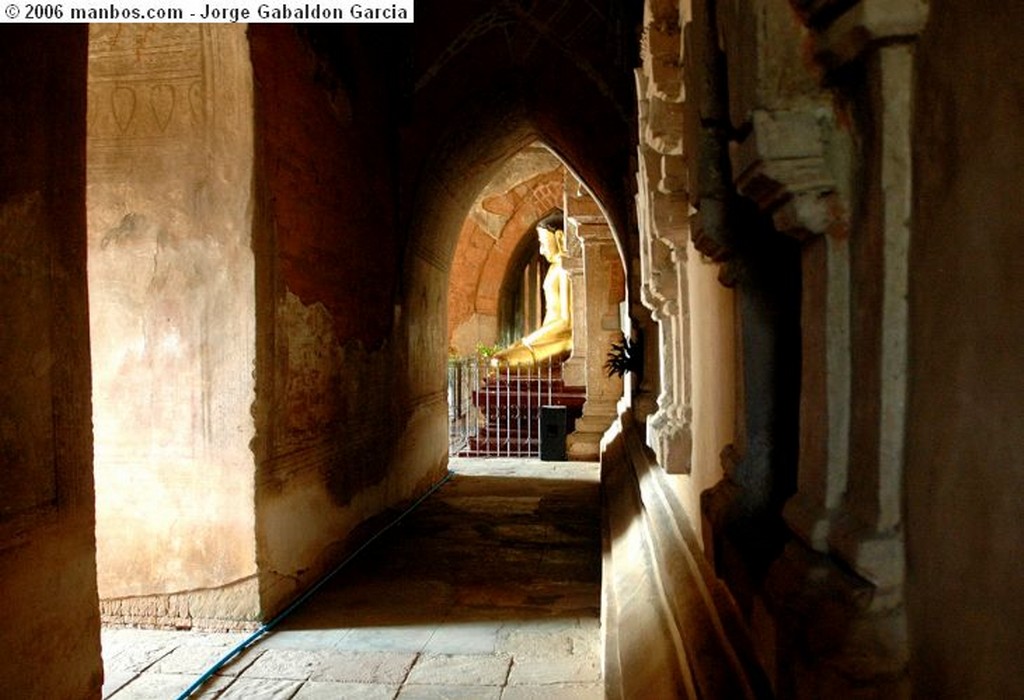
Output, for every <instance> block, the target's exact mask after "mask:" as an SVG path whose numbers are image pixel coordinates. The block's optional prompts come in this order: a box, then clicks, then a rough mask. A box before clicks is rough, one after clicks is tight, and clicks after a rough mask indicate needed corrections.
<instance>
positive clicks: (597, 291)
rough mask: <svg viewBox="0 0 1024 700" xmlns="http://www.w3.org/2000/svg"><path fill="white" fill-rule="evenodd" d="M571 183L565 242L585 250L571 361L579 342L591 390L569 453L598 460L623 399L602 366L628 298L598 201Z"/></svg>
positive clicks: (616, 335)
mask: <svg viewBox="0 0 1024 700" xmlns="http://www.w3.org/2000/svg"><path fill="white" fill-rule="evenodd" d="M567 185H569V186H567V187H566V199H565V201H566V208H565V213H566V233H567V234H568V235H567V236H566V238H567V240H568V238H569V237H573V238H576V239H577V241H578V243H579V245H580V248H581V249H582V252H583V275H582V284H581V285H578V286H574V287H573V295H574V300H573V313H574V314H576V315H575V316H574V317H573V358H576V356H577V352H576V348H577V339H579V340H580V341H582V342H581V347H582V349H583V353H584V354H583V355H582V360H583V364H584V367H585V378H586V387H587V401H586V403H585V404H584V405H583V416H582V417H581V418H580V419H579V420H577V421H576V430H575V432H573V434H572V435H570V436H569V440H568V453H569V457H570V458H572V459H578V460H597V459H598V458H599V456H600V442H601V437H602V436H603V435H604V433H605V431H606V430H607V429H608V427H609V426H610V425H611V423H612V421H613V420H615V417H616V416H617V415H618V411H617V408H616V403H617V402H618V400H619V397H620V396H621V395H622V379H621V378H619V377H615V376H612V377H609V376H608V374H607V372H606V371H605V368H604V363H605V358H606V355H607V352H608V350H609V349H610V348H611V345H612V343H613V342H615V341H617V340H619V339H620V338H621V337H622V331H621V329H620V322H619V303H620V302H621V301H622V300H623V299H624V298H625V273H624V270H623V269H622V260H621V258H620V257H619V251H618V249H617V248H616V246H615V239H614V237H613V236H612V231H611V227H610V226H609V225H608V222H607V221H606V220H605V218H604V214H603V213H602V212H601V210H600V208H599V207H598V206H597V202H595V201H594V200H593V198H592V197H590V195H589V194H587V193H586V192H585V191H584V190H583V188H582V186H580V185H579V183H576V182H570V181H568V180H567ZM574 282H575V279H574ZM579 296H583V304H582V309H581V308H580V303H579V301H578V297H579ZM566 383H568V380H567V382H566Z"/></svg>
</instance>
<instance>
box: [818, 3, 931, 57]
mask: <svg viewBox="0 0 1024 700" xmlns="http://www.w3.org/2000/svg"><path fill="white" fill-rule="evenodd" d="M927 20H928V2H926V0H860V2H858V3H856V4H855V5H853V6H852V7H850V8H849V9H848V10H846V12H844V13H843V14H841V15H840V16H839V17H837V18H836V19H835V20H834V21H832V22H831V23H828V24H827V25H825V26H824V27H823V28H821V29H819V30H818V31H817V32H816V37H815V46H814V53H815V58H817V59H818V61H819V62H820V63H821V64H822V65H823V66H825V67H826V68H828V69H831V68H836V67H839V66H842V65H844V64H846V63H849V62H850V61H852V60H854V59H856V58H857V57H858V56H860V55H861V54H862V53H863V52H864V51H866V50H868V49H870V48H872V47H876V46H879V45H881V44H892V43H895V42H899V41H914V40H916V39H917V36H918V35H919V34H920V33H921V30H922V29H924V25H925V22H926V21H927Z"/></svg>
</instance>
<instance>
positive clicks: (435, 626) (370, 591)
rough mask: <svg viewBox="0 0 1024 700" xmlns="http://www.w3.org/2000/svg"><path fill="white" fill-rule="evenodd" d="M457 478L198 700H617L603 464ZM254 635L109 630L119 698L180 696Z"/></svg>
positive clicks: (497, 463)
mask: <svg viewBox="0 0 1024 700" xmlns="http://www.w3.org/2000/svg"><path fill="white" fill-rule="evenodd" d="M451 466H452V469H453V470H454V471H455V472H456V476H455V477H454V478H453V479H452V480H450V481H449V482H448V483H446V484H445V485H444V486H443V487H442V488H441V489H440V490H439V491H438V492H437V493H435V494H434V495H433V496H431V497H430V498H429V499H427V500H426V501H425V502H424V503H423V504H421V505H420V506H419V508H417V509H416V510H415V511H413V512H412V513H411V514H410V515H409V516H408V517H407V518H405V519H404V520H403V521H402V522H401V523H400V524H399V525H397V526H395V527H394V528H392V529H390V530H389V531H388V532H387V533H386V534H385V535H383V536H382V537H381V538H380V539H378V540H377V541H376V542H375V543H374V544H373V545H372V546H371V547H369V548H367V549H366V550H364V552H363V553H362V554H360V555H359V557H358V558H356V559H355V560H353V561H352V562H351V563H350V564H349V565H348V566H347V567H346V568H344V569H342V570H341V571H340V572H339V573H338V574H336V575H335V576H334V577H333V578H332V579H331V580H330V581H329V582H328V583H327V584H326V585H325V586H324V587H323V588H321V589H320V590H319V591H318V592H317V593H316V594H315V595H314V596H313V597H311V598H310V599H309V600H308V601H307V602H306V603H304V604H303V605H302V606H301V607H300V608H298V609H297V610H296V611H295V612H294V613H293V614H292V615H291V616H290V617H288V618H287V619H285V620H284V621H283V622H282V623H281V624H280V625H278V626H277V627H276V628H275V629H274V630H273V631H272V632H270V633H269V634H267V635H264V636H263V637H262V638H261V639H260V640H259V641H258V642H257V643H256V644H255V645H254V646H252V647H250V648H249V649H247V650H246V651H245V652H244V653H243V654H242V655H241V656H240V657H239V658H238V659H236V660H235V661H234V662H232V663H231V664H230V665H229V666H227V667H225V668H224V669H222V670H221V671H220V672H219V673H218V674H217V675H215V676H214V677H213V678H212V680H211V681H210V682H209V683H207V684H206V685H204V686H203V687H201V688H200V689H199V690H198V691H196V692H195V693H194V694H193V695H192V697H198V698H225V699H227V698H246V699H255V698H274V699H281V700H288V699H291V698H294V699H295V700H311V699H315V698H331V699H335V698H343V699H348V698H353V699H358V700H362V699H371V698H373V699H376V698H401V699H403V700H412V699H426V698H452V699H458V698H472V700H487V699H489V698H495V699H497V698H502V699H505V700H520V699H526V698H536V699H538V700H539V699H541V698H543V699H544V700H561V699H565V700H568V699H570V698H571V699H577V698H578V699H581V700H582V699H590V698H601V697H602V695H603V693H602V683H601V664H600V649H599V634H600V630H599V619H598V617H599V605H600V602H599V598H600V567H601V559H600V526H599V510H598V508H599V506H598V468H597V465H596V464H583V463H578V462H577V463H565V462H540V461H538V460H487V461H484V460H468V459H462V460H452V465H451ZM246 636H247V635H245V634H211V633H195V632H164V631H154V630H125V629H107V630H104V631H103V659H104V666H105V670H106V684H105V685H104V688H103V697H104V698H108V697H110V698H114V699H115V700H129V699H131V698H136V699H140V700H141V699H143V698H159V699H160V700H167V699H172V698H176V697H178V696H179V695H180V694H181V693H182V692H183V691H184V690H185V689H187V688H188V687H189V686H190V685H192V683H193V682H194V681H195V680H196V679H197V678H198V677H199V676H201V675H202V674H203V673H204V672H205V671H206V670H207V669H208V668H209V667H210V666H212V665H213V664H214V663H215V662H217V661H218V660H219V659H220V658H222V657H223V656H224V655H225V653H227V652H228V651H229V650H230V649H232V648H233V647H235V646H236V645H237V644H238V643H239V642H241V641H242V640H243V639H245V637H246Z"/></svg>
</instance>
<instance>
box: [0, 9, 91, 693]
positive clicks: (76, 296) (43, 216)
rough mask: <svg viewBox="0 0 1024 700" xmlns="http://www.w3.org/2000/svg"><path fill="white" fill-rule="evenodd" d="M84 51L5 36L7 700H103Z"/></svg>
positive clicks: (0, 630)
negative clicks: (91, 395) (92, 419)
mask: <svg viewBox="0 0 1024 700" xmlns="http://www.w3.org/2000/svg"><path fill="white" fill-rule="evenodd" d="M87 51H88V31H87V29H86V28H85V27H84V26H81V25H51V26H43V25H23V26H18V27H9V26H5V27H3V28H2V29H0V66H4V69H3V70H0V372H2V373H3V376H4V381H3V382H2V383H0V616H2V619H3V624H2V625H0V677H2V678H3V691H2V694H3V695H4V696H5V697H12V698H13V697H16V698H40V699H45V698H99V697H100V688H101V685H102V673H103V671H102V664H101V660H100V638H99V611H98V599H97V594H96V560H95V551H96V550H95V539H94V527H95V520H94V504H95V499H94V491H93V478H92V436H91V426H90V415H89V414H90V408H89V393H90V380H89V326H88V319H87V314H88V308H87V306H88V304H87V294H86V253H85V251H86V224H85V205H84V202H85V109H86V108H85V102H86V101H85V81H86V66H87ZM12 67H16V69H12ZM29 67H30V68H31V70H29V69H28V68H29ZM54 104H59V105H60V109H54V108H53V105H54Z"/></svg>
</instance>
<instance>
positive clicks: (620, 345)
mask: <svg viewBox="0 0 1024 700" xmlns="http://www.w3.org/2000/svg"><path fill="white" fill-rule="evenodd" d="M604 368H605V369H606V370H607V371H608V376H609V377H612V376H619V377H622V376H625V374H626V372H632V373H634V374H635V375H637V376H638V377H639V376H641V375H642V374H643V368H644V353H643V347H642V344H641V342H640V340H639V339H637V340H631V339H629V338H623V339H622V340H620V341H618V342H616V343H612V349H611V350H609V351H608V359H607V360H606V361H605V363H604Z"/></svg>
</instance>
